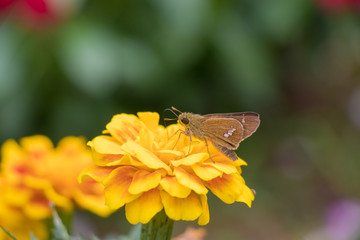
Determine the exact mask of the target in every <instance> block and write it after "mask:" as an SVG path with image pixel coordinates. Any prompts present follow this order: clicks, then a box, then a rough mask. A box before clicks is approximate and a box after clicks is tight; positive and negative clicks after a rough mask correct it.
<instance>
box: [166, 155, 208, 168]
mask: <svg viewBox="0 0 360 240" xmlns="http://www.w3.org/2000/svg"><path fill="white" fill-rule="evenodd" d="M208 156H209V155H208V154H207V153H195V154H191V155H189V156H187V157H185V158H182V159H180V160H176V161H171V164H172V165H173V166H175V167H178V166H180V165H185V166H191V165H193V164H195V163H198V162H201V161H203V160H205V159H207V158H208Z"/></svg>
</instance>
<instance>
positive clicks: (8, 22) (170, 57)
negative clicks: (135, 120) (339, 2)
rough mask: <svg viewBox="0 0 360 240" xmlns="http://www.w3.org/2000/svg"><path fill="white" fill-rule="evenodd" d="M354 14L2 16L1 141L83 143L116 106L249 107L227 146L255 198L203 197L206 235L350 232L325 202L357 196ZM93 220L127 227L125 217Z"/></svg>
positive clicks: (188, 7) (98, 8)
mask: <svg viewBox="0 0 360 240" xmlns="http://www.w3.org/2000/svg"><path fill="white" fill-rule="evenodd" d="M359 14H360V12H356V10H354V11H352V10H351V9H350V10H348V11H345V12H341V13H337V14H332V13H329V12H326V11H325V10H323V9H321V8H319V6H318V5H317V4H316V2H311V1H306V0H296V1H288V0H272V1H268V0H258V1H251V0H242V1H230V0H228V1H220V0H181V1H179V0H153V1H130V0H121V1H115V0H110V1H106V2H103V1H95V0H88V1H85V2H83V4H82V5H81V7H80V8H79V10H78V11H77V12H76V13H75V14H73V15H72V16H71V17H69V18H68V19H66V21H64V22H62V23H61V24H58V25H56V26H53V27H52V28H49V29H46V30H44V31H32V30H31V29H28V28H26V27H24V26H23V25H22V24H21V23H19V22H18V21H12V20H13V19H11V18H9V19H6V18H4V19H3V23H2V24H1V25H0V141H1V142H3V141H4V140H6V139H8V138H15V139H19V138H20V137H23V136H28V135H34V134H45V135H47V136H49V137H50V138H51V139H52V140H53V141H58V140H59V139H60V138H62V137H64V136H67V135H75V136H77V135H82V136H86V137H87V138H88V139H91V138H93V137H95V136H97V135H99V134H100V133H101V131H102V130H103V129H104V128H105V125H106V123H108V122H109V121H110V119H111V117H112V116H113V115H114V114H117V113H122V112H126V113H136V112H138V111H156V112H160V113H162V111H163V110H164V109H165V108H167V107H170V106H175V107H177V108H178V109H180V110H182V111H190V112H196V113H202V114H205V113H214V112H237V111H256V112H259V113H260V114H261V118H262V123H261V125H260V128H259V130H258V131H257V132H256V133H255V134H254V135H253V136H252V137H251V138H249V139H247V140H246V141H245V142H243V143H242V144H241V146H240V147H239V149H238V151H237V153H238V155H239V156H240V157H242V158H244V160H245V161H247V162H248V164H249V166H248V167H246V168H245V169H244V172H243V174H244V177H245V180H246V182H247V185H249V186H250V187H252V188H254V189H255V190H256V192H257V196H256V199H255V202H254V204H253V207H252V208H251V209H247V207H245V205H240V204H237V205H225V204H224V203H222V202H221V201H219V200H218V199H216V198H215V197H211V198H210V216H211V221H210V224H209V225H208V227H207V231H208V236H207V238H206V239H359V236H357V238H356V236H355V238H326V236H327V235H326V234H328V233H327V232H326V226H327V225H326V224H327V223H328V218H327V216H328V212H329V211H331V206H334V204H336V203H337V202H339V201H340V202H341V201H348V200H349V201H354V202H355V203H356V204H359V197H360V190H359V187H358V183H359V182H360V175H359V174H358V169H360V161H359V159H360V147H359V143H360V135H359V130H360V97H359V96H360V84H359V76H360V71H359V69H360V68H359V67H360V16H359ZM81 216H82V215H81V214H80V217H79V218H78V219H83V217H81ZM359 216H360V213H359ZM340 218H341V217H339V219H340ZM113 219H116V221H115V222H117V223H116V225H113V227H109V226H106V225H109V224H112V223H113V222H114V220H113ZM340 220H341V219H340ZM340 220H339V221H340ZM93 221H94V222H105V224H103V227H104V226H105V227H104V228H103V229H106V231H107V232H111V231H116V230H119V229H121V230H124V228H123V227H119V222H121V224H123V225H124V226H128V224H127V223H126V221H125V219H124V218H123V214H122V215H121V216H118V215H115V216H112V217H111V218H110V220H100V219H94V220H93ZM344 221H345V220H344ZM89 224H90V223H89ZM357 224H358V225H359V227H360V219H358V222H357ZM75 225H76V223H75ZM77 225H78V226H80V227H78V231H80V232H81V229H82V227H81V226H82V224H81V223H77ZM187 225H189V223H187V222H185V223H179V224H175V228H176V229H175V234H177V233H180V232H181V231H183V230H184V229H185V226H187ZM90 226H93V229H92V230H94V231H95V232H96V231H97V233H101V231H104V230H101V229H102V228H101V227H99V226H101V224H94V223H93V225H91V224H90ZM95 226H97V227H95ZM75 229H76V228H75ZM125 229H126V228H125ZM124 231H125V230H124ZM339 231H340V232H341V231H343V232H346V231H347V230H346V229H345V230H344V229H339ZM102 234H104V233H102ZM344 234H345V233H344ZM269 236H271V237H270V238H269ZM324 236H325V237H324ZM321 237H323V238H321Z"/></svg>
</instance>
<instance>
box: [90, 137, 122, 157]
mask: <svg viewBox="0 0 360 240" xmlns="http://www.w3.org/2000/svg"><path fill="white" fill-rule="evenodd" d="M88 145H89V146H90V147H91V148H92V149H93V150H94V151H95V152H97V153H101V154H122V155H124V154H125V152H124V151H123V150H122V149H121V143H120V142H118V141H116V139H115V138H113V137H110V136H98V137H95V138H94V139H93V140H92V141H90V142H88Z"/></svg>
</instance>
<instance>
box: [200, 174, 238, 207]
mask: <svg viewBox="0 0 360 240" xmlns="http://www.w3.org/2000/svg"><path fill="white" fill-rule="evenodd" d="M244 184H245V183H244V179H243V178H242V177H241V176H240V175H238V174H223V176H222V177H217V178H215V179H212V180H210V181H208V182H206V185H207V187H208V188H209V189H210V190H211V191H212V192H213V193H214V194H215V195H216V196H217V197H218V198H220V199H221V200H222V201H223V202H225V203H228V204H231V203H233V202H235V201H236V199H237V198H238V197H239V195H240V194H241V191H242V189H243V187H244Z"/></svg>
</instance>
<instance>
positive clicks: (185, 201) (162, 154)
mask: <svg viewBox="0 0 360 240" xmlns="http://www.w3.org/2000/svg"><path fill="white" fill-rule="evenodd" d="M158 122H159V115H158V114H157V113H151V112H140V113H138V117H136V116H135V115H128V114H119V115H115V116H114V117H113V119H112V120H111V122H110V123H109V124H108V125H107V126H106V130H105V131H104V133H109V134H110V136H109V135H102V136H98V137H95V138H94V139H93V140H92V141H91V142H89V145H90V146H91V148H92V149H93V157H94V162H95V165H94V166H91V167H89V168H87V169H86V170H84V172H83V173H82V174H81V175H80V180H84V179H86V177H87V176H90V177H91V178H93V179H95V180H96V181H98V182H101V183H102V184H103V185H104V186H105V189H104V190H105V198H106V204H107V205H108V206H109V207H111V208H113V209H118V208H121V207H123V206H125V212H126V217H127V219H128V221H129V222H130V223H132V224H137V223H139V222H140V223H148V222H149V221H150V220H151V218H152V217H154V215H155V214H157V213H158V212H160V211H161V210H162V209H164V210H165V213H166V214H167V216H168V217H169V218H171V219H173V220H185V221H192V220H196V219H198V224H200V225H205V224H207V223H208V222H209V209H208V203H207V193H208V191H209V190H211V191H212V192H213V193H214V194H215V195H216V196H217V197H219V198H220V199H221V200H222V201H224V202H225V203H228V204H231V203H234V202H244V203H246V204H247V205H248V206H249V207H250V206H251V202H252V201H253V199H254V194H253V193H252V191H251V190H250V189H249V188H248V187H247V186H246V185H245V181H244V179H243V178H242V177H241V168H240V167H241V166H242V165H246V163H245V162H244V161H243V160H241V159H238V160H236V161H232V160H230V159H228V158H227V157H226V156H224V155H223V154H221V153H220V152H218V151H217V150H216V149H215V148H214V147H213V146H209V151H210V154H211V156H212V159H213V160H214V162H213V161H211V159H210V158H209V154H208V152H207V148H206V145H205V143H204V142H203V141H200V140H196V139H193V141H192V143H191V149H190V153H189V154H188V151H189V143H190V140H189V137H187V136H184V135H183V134H182V135H181V136H180V137H178V132H177V131H178V129H179V125H178V124H176V125H171V126H169V127H167V128H164V127H163V126H160V125H159V123H158Z"/></svg>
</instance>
